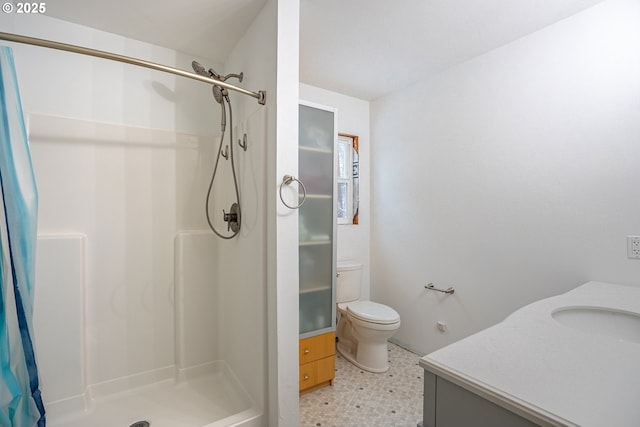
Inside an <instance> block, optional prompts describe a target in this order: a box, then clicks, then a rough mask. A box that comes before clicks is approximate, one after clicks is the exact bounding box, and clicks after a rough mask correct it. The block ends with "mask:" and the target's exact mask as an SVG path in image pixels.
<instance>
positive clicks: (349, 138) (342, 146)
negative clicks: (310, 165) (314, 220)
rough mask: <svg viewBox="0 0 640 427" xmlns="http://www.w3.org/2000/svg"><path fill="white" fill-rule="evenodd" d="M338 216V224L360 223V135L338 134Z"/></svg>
mask: <svg viewBox="0 0 640 427" xmlns="http://www.w3.org/2000/svg"><path fill="white" fill-rule="evenodd" d="M336 156H337V168H336V184H337V195H336V203H337V218H338V224H357V223H358V204H359V203H358V202H359V166H360V163H359V156H358V137H357V136H355V135H347V134H344V133H340V134H338V147H337V150H336Z"/></svg>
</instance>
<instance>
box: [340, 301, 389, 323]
mask: <svg viewBox="0 0 640 427" xmlns="http://www.w3.org/2000/svg"><path fill="white" fill-rule="evenodd" d="M347 311H348V312H349V313H350V314H351V315H352V316H354V317H357V318H358V319H360V320H364V321H365V322H371V323H379V324H383V325H388V324H390V323H396V322H399V321H400V315H399V314H398V312H397V311H395V310H394V309H393V308H391V307H389V306H386V305H384V304H378V303H377V302H373V301H355V302H350V303H349V305H348V306H347Z"/></svg>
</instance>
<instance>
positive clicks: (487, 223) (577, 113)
mask: <svg viewBox="0 0 640 427" xmlns="http://www.w3.org/2000/svg"><path fill="white" fill-rule="evenodd" d="M639 22H640V4H639V3H638V2H637V1H634V0H613V1H607V2H604V3H602V4H599V5H597V6H595V7H593V8H591V9H588V10H586V11H585V12H583V13H580V14H578V15H576V16H574V17H571V18H569V19H566V20H563V21H561V22H559V23H557V24H555V25H553V26H550V27H548V28H546V29H543V30H541V31H539V32H536V33H534V34H532V35H529V36H527V37H524V38H522V39H520V40H517V41H515V42H513V43H511V44H509V45H506V46H504V47H501V48H499V49H496V50H494V51H492V52H489V53H487V54H485V55H482V56H480V57H477V58H475V59H473V60H470V61H468V62H466V63H463V64H460V65H459V66H457V67H455V68H452V69H450V70H448V71H446V72H443V73H442V74H440V75H439V76H437V77H436V78H434V79H432V80H429V81H421V82H419V83H417V84H416V85H414V86H412V87H409V88H406V89H405V90H403V91H400V92H397V93H395V94H393V95H390V96H387V97H384V98H381V99H379V100H376V101H374V102H373V103H372V113H371V123H372V149H371V150H372V163H371V171H372V195H373V197H372V206H371V210H372V213H373V218H372V263H371V265H372V279H371V282H372V283H371V287H372V290H371V293H372V298H373V299H374V300H377V301H381V302H383V303H386V304H388V305H390V306H392V307H394V308H395V309H396V310H398V311H399V313H400V315H401V317H402V326H401V328H400V330H399V331H398V333H397V334H396V336H395V339H396V340H397V341H398V342H400V343H403V344H405V345H408V346H409V347H410V348H413V349H415V350H417V351H418V352H421V353H426V352H430V351H432V350H435V349H437V348H439V347H441V346H443V345H446V344H448V343H451V342H453V341H455V340H458V339H460V338H462V337H464V336H466V335H469V334H471V333H473V332H476V331H478V330H480V329H482V328H485V327H487V326H489V325H491V324H494V323H496V322H499V321H501V320H502V319H503V318H504V317H505V316H507V315H508V314H509V313H511V312H512V311H514V310H515V309H517V308H519V307H521V306H523V305H525V304H527V303H530V302H532V301H534V300H537V299H540V298H544V297H547V296H550V295H554V294H558V293H561V292H564V291H567V290H569V289H571V288H574V287H576V286H578V285H580V284H582V283H584V282H586V281H588V280H603V281H610V282H614V283H623V284H635V285H640V261H637V260H628V259H627V258H626V242H625V236H626V235H629V234H635V235H638V234H640V215H639V213H640V198H639V197H638V183H639V182H640V144H639V143H638V142H639V141H640V80H639V79H638V76H639V75H640V25H638V23H639ZM429 282H433V283H434V284H435V285H436V286H439V287H448V286H453V287H454V288H455V290H456V292H455V294H454V295H452V296H444V295H442V294H438V293H435V292H432V291H426V290H425V289H424V288H423V285H425V284H426V283H429ZM438 320H442V321H445V322H446V323H447V324H448V327H449V330H448V332H446V333H440V332H438V331H437V330H436V327H435V322H436V321H438Z"/></svg>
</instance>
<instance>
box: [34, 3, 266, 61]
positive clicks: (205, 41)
mask: <svg viewBox="0 0 640 427" xmlns="http://www.w3.org/2000/svg"><path fill="white" fill-rule="evenodd" d="M265 3H266V0H133V1H131V0H108V1H103V0H55V1H52V2H50V3H47V15H48V16H52V17H54V18H59V19H62V20H65V21H70V22H75V23H77V24H81V25H85V26H88V27H93V28H97V29H99V30H103V31H107V32H109V33H114V34H120V35H123V36H125V37H128V38H131V39H135V40H141V41H144V42H148V43H151V44H155V45H158V46H164V47H168V48H171V49H174V50H178V51H180V52H184V53H189V54H193V55H196V56H198V57H202V58H208V59H213V60H215V61H217V62H224V60H225V59H226V58H227V56H228V55H229V53H230V52H231V50H232V49H233V47H234V46H235V45H236V43H237V42H238V41H239V40H240V38H241V37H242V35H243V34H244V33H245V32H246V30H247V28H248V27H249V25H251V22H252V21H253V19H254V18H255V17H256V15H257V14H258V12H260V10H261V9H262V7H263V6H264V4H265ZM87 6H89V7H87Z"/></svg>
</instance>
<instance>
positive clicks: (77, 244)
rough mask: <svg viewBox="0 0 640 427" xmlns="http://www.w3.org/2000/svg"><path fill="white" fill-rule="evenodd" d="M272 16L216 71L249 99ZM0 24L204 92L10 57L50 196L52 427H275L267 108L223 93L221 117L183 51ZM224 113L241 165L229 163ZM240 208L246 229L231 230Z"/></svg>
mask: <svg viewBox="0 0 640 427" xmlns="http://www.w3.org/2000/svg"><path fill="white" fill-rule="evenodd" d="M273 8H274V6H273V2H268V3H267V6H265V10H263V11H262V12H260V14H259V15H258V17H257V18H256V19H255V22H254V24H252V25H253V26H254V27H255V28H252V29H251V31H249V33H250V34H249V35H248V36H247V37H245V39H244V40H243V41H242V43H241V44H240V45H239V46H237V47H236V48H235V50H234V51H233V52H232V54H231V55H230V57H229V59H228V61H227V62H225V64H219V63H218V64H215V68H216V69H219V70H226V69H227V68H229V69H231V68H232V67H235V66H236V65H241V66H242V67H243V69H242V70H238V71H243V72H244V78H245V79H246V80H247V81H249V82H250V83H249V84H250V85H251V86H252V87H255V88H258V87H260V88H263V89H267V91H269V90H270V89H271V88H272V87H273V82H274V80H275V77H274V73H275V71H270V70H264V69H261V67H262V64H260V63H259V61H257V60H253V59H252V58H251V55H252V52H254V51H261V50H263V49H264V48H265V47H264V45H263V44H264V43H265V41H264V40H262V39H261V38H260V37H259V35H260V33H261V31H262V29H263V28H261V27H267V26H269V25H271V21H270V18H271V16H272V14H273ZM0 24H2V27H3V30H7V31H10V32H12V33H19V34H35V35H37V36H38V37H41V38H45V37H46V38H47V39H51V40H60V41H64V42H65V43H71V44H78V45H80V44H83V41H90V43H91V44H92V47H93V46H95V45H97V46H99V47H100V49H101V50H105V51H107V50H111V51H118V52H122V53H125V54H127V56H129V57H144V58H149V59H150V60H151V61H153V62H154V63H164V64H167V65H170V66H171V67H172V68H175V69H181V70H185V73H189V74H192V75H196V76H199V77H203V79H200V80H201V81H193V80H192V79H186V78H183V77H184V76H181V75H178V76H176V75H174V74H175V73H173V74H170V73H166V72H162V70H160V71H158V70H157V69H148V68H140V67H135V66H132V65H130V64H122V63H118V62H112V61H107V60H105V59H99V58H93V57H90V56H86V55H77V54H74V53H67V52H61V51H57V50H49V49H44V48H42V47H34V46H29V45H25V44H18V43H11V42H5V41H0V44H6V45H9V46H10V47H11V48H12V49H13V51H14V57H15V62H16V69H17V75H18V82H19V86H20V91H21V93H22V100H23V101H22V102H23V109H24V112H25V120H26V122H27V132H28V136H29V140H30V146H31V153H32V159H33V166H34V174H35V177H36V183H37V186H38V191H39V195H40V208H39V219H38V238H37V254H36V293H35V304H34V307H35V308H34V330H35V343H36V344H35V347H36V354H37V359H38V368H39V371H40V379H41V390H42V396H43V400H44V402H45V408H46V417H47V425H48V426H50V427H62V426H64V427H76V426H78V427H79V426H92V427H113V426H124V427H128V426H133V427H146V426H151V427H223V426H243V427H257V426H262V425H266V424H267V416H268V415H267V413H268V405H269V402H268V399H267V389H268V378H267V376H268V366H267V360H268V355H267V333H268V331H267V323H268V319H267V300H268V298H267V292H268V289H267V276H268V274H267V269H268V268H267V255H266V248H267V225H268V223H267V219H266V218H267V216H268V214H267V197H266V194H267V192H268V190H267V188H266V184H265V183H266V181H267V179H266V176H267V174H268V167H267V166H268V165H267V159H268V158H269V157H270V156H271V157H272V156H273V154H269V152H268V150H269V136H268V133H267V128H268V120H269V115H268V109H269V108H270V107H269V104H268V103H267V104H266V105H262V104H265V103H264V102H260V103H259V102H256V99H252V98H251V97H246V96H244V95H246V93H245V94H242V93H236V92H234V91H233V90H229V91H228V92H227V90H226V86H224V81H223V80H221V79H218V80H219V81H220V82H221V83H222V86H221V87H222V88H223V89H224V92H222V91H221V92H220V94H221V95H223V96H221V97H220V98H221V100H222V102H220V101H218V102H216V101H217V100H218V97H216V98H215V99H214V98H213V97H212V96H211V84H209V85H207V84H203V82H205V83H207V78H208V77H207V76H203V75H202V73H199V71H200V70H199V69H195V73H194V72H193V71H191V62H192V60H193V58H192V57H191V56H190V55H187V54H183V53H181V52H177V51H171V50H169V49H165V48H159V47H157V46H152V45H149V44H146V43H143V42H138V41H135V40H131V39H126V38H124V37H120V36H116V35H113V34H108V33H103V32H101V31H98V30H94V29H90V28H87V27H81V26H78V25H75V24H71V23H67V22H63V21H58V20H55V19H52V18H48V17H46V16H39V17H37V19H34V20H31V19H24V20H21V21H19V20H9V17H7V16H6V15H5V16H2V17H0ZM87 43H88V42H87ZM198 59H199V60H200V61H201V62H202V63H208V61H207V60H206V59H202V58H198ZM125 62H126V61H125ZM209 62H210V61H209ZM151 68H152V67H151ZM230 71H235V70H230ZM214 77H215V76H214ZM195 80H198V78H196V79H195ZM209 83H210V82H209ZM241 86H243V87H244V86H245V85H244V84H242V85H241ZM247 86H248V85H247ZM245 92H246V91H245ZM215 94H216V92H215V90H214V96H215ZM255 94H257V95H258V96H256V98H258V100H260V97H262V101H264V96H265V94H264V93H261V92H255ZM224 103H227V105H226V109H227V112H229V110H231V109H233V114H234V117H233V123H231V121H230V120H227V123H226V127H227V129H226V132H227V135H231V134H232V135H233V138H231V139H227V140H226V141H225V142H224V144H227V145H229V144H233V145H232V147H230V148H229V149H230V150H235V154H234V155H235V163H234V164H233V165H232V163H231V161H233V158H232V157H231V156H229V157H231V158H228V159H225V158H224V157H220V154H221V150H219V147H220V145H219V143H220V142H221V140H222V136H223V132H224V131H222V132H221V129H220V124H221V122H220V117H221V115H220V108H221V105H224ZM272 149H273V148H272ZM223 150H224V148H223V149H222V154H224V151H223ZM216 163H219V164H218V165H217V172H216V174H217V175H215V177H216V178H215V180H214V179H213V178H212V173H213V170H214V165H215V164H216ZM234 184H235V185H234ZM208 189H209V190H210V191H208ZM207 195H209V196H207ZM232 204H238V205H240V206H241V207H242V217H241V223H240V221H238V223H239V224H238V225H240V227H239V228H236V229H235V230H233V232H231V231H229V232H227V227H228V226H229V228H230V227H231V224H230V221H227V219H228V218H229V214H230V212H229V207H230V206H232ZM206 210H209V211H210V218H209V219H208V215H206V214H205V211H206ZM237 213H238V216H239V211H238V212H237ZM237 219H238V220H239V219H240V218H237ZM210 225H212V226H213V227H214V228H215V229H216V230H218V231H220V230H221V231H220V234H223V235H225V236H230V235H231V234H233V236H232V237H233V238H231V239H225V238H220V237H218V236H217V235H216V234H218V233H214V232H212V230H211V229H210V227H209V226H210Z"/></svg>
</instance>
